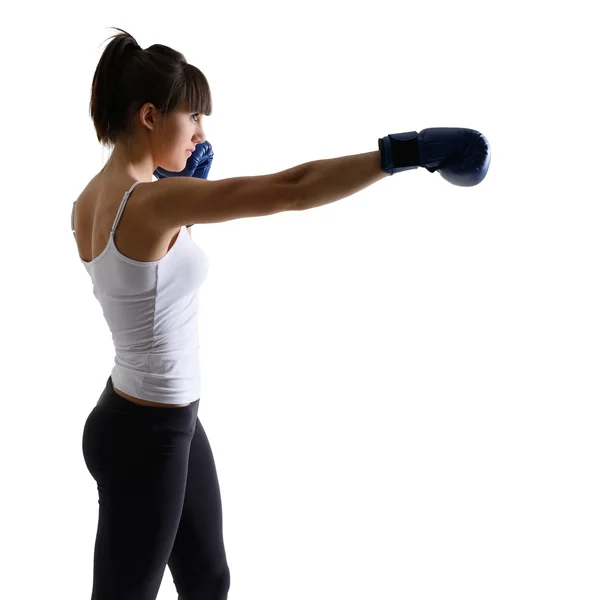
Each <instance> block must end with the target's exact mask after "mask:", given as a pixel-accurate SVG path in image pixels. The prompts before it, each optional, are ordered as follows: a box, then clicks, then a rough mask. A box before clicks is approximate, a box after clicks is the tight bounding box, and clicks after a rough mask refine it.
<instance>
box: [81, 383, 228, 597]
mask: <svg viewBox="0 0 600 600" xmlns="http://www.w3.org/2000/svg"><path fill="white" fill-rule="evenodd" d="M199 404H200V401H199V400H196V401H195V402H193V403H192V404H190V405H189V406H185V407H180V408H171V407H168V408H163V407H149V406H140V405H138V404H134V403H133V402H129V401H128V400H125V398H122V397H121V396H119V395H118V394H117V393H115V391H114V388H113V384H112V379H111V378H110V377H109V378H108V381H107V382H106V387H105V388H104V391H103V392H102V395H101V396H100V399H99V400H98V404H97V405H96V406H95V407H94V408H93V409H92V411H91V413H90V414H89V416H88V418H87V420H86V422H85V426H84V429H83V457H84V459H85V463H86V465H87V468H88V470H89V472H90V473H91V475H92V477H93V478H94V479H95V480H96V482H97V484H98V504H99V505H100V508H99V514H98V531H97V534H96V545H95V548H94V584H93V590H92V600H154V599H155V598H156V596H157V594H158V591H159V589H160V585H161V582H162V578H163V575H164V572H165V567H166V566H167V565H169V569H170V571H171V575H172V576H173V582H174V584H175V587H176V589H177V592H178V594H179V600H200V599H202V600H225V599H226V598H227V594H228V591H229V583H230V580H229V567H228V565H227V558H226V555H225V547H224V544H223V515H222V507H221V492H220V488H219V481H218V478H217V472H216V469H215V463H214V458H213V453H212V450H211V448H210V444H209V442H208V439H207V437H206V433H205V432H204V428H203V427H202V425H201V423H200V419H199V418H198V405H199Z"/></svg>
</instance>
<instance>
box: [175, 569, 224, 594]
mask: <svg viewBox="0 0 600 600" xmlns="http://www.w3.org/2000/svg"><path fill="white" fill-rule="evenodd" d="M230 584H231V576H230V573H229V567H228V566H227V564H226V565H225V566H224V567H223V568H222V569H220V570H219V571H218V572H213V573H211V574H210V576H208V575H207V576H205V577H204V578H203V580H202V581H201V582H200V583H199V584H198V585H197V586H196V587H195V588H194V589H193V590H187V591H185V592H184V591H183V590H178V591H179V595H178V596H177V600H227V595H228V594H229V586H230Z"/></svg>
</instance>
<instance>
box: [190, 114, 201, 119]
mask: <svg viewBox="0 0 600 600" xmlns="http://www.w3.org/2000/svg"><path fill="white" fill-rule="evenodd" d="M199 116H200V113H194V114H193V115H192V118H193V117H199Z"/></svg>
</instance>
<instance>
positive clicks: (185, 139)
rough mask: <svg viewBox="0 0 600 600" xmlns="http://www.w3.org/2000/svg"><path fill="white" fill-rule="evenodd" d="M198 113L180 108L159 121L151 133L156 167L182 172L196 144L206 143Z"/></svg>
mask: <svg viewBox="0 0 600 600" xmlns="http://www.w3.org/2000/svg"><path fill="white" fill-rule="evenodd" d="M203 116H204V115H202V114H200V113H191V112H190V111H188V110H187V107H185V108H183V107H180V108H178V109H176V110H174V111H173V112H172V113H170V114H169V115H168V116H167V117H166V119H161V120H160V127H157V128H156V131H153V136H152V137H153V140H152V146H153V156H154V160H155V162H156V163H157V164H158V166H160V167H162V168H163V169H166V170H168V171H173V172H176V173H177V172H179V171H183V169H184V168H185V166H186V163H187V161H188V158H189V157H190V156H191V155H192V152H193V151H194V149H195V148H196V145H197V144H201V143H203V142H205V141H206V135H205V134H204V127H203V123H202V118H203Z"/></svg>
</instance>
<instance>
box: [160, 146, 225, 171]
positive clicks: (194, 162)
mask: <svg viewBox="0 0 600 600" xmlns="http://www.w3.org/2000/svg"><path fill="white" fill-rule="evenodd" d="M213 156H214V153H213V149H212V146H211V145H210V144H209V143H208V142H203V143H202V144H196V148H194V152H193V153H192V155H191V156H190V157H189V158H188V160H187V163H186V165H185V169H183V171H179V172H178V173H176V172H173V171H167V170H166V169H163V168H162V167H156V169H155V171H154V176H155V177H157V178H158V179H164V178H166V177H198V178H199V179H206V178H207V177H208V172H209V171H210V166H211V165H212V161H213Z"/></svg>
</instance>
